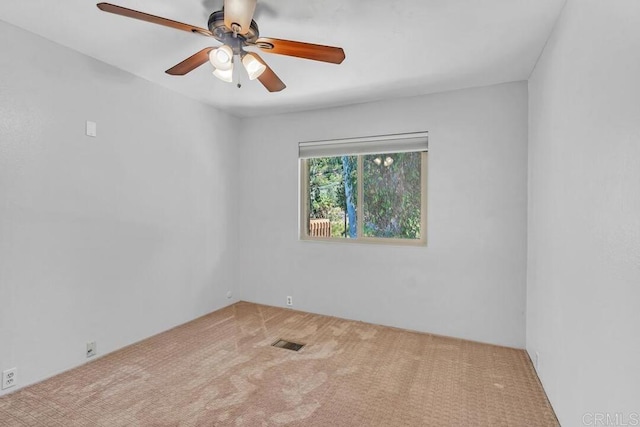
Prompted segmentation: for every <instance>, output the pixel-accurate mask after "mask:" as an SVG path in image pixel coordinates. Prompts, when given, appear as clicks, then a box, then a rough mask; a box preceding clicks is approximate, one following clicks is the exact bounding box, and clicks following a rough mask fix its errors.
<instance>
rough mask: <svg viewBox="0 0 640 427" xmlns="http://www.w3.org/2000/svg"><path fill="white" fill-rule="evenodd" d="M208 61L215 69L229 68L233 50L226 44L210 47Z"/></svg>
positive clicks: (223, 69) (231, 62)
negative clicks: (214, 47) (215, 47)
mask: <svg viewBox="0 0 640 427" xmlns="http://www.w3.org/2000/svg"><path fill="white" fill-rule="evenodd" d="M209 62H211V64H212V65H213V66H214V67H216V69H217V70H222V71H226V70H230V69H231V67H232V66H233V50H231V48H230V47H229V46H227V45H223V46H220V47H219V48H217V49H212V50H211V52H209Z"/></svg>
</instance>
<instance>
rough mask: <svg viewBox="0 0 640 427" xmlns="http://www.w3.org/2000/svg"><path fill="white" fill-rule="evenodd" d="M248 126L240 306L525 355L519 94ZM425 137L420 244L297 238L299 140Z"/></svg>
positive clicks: (464, 93)
mask: <svg viewBox="0 0 640 427" xmlns="http://www.w3.org/2000/svg"><path fill="white" fill-rule="evenodd" d="M242 126H243V128H244V133H243V135H244V137H243V144H242V146H241V149H240V157H241V165H240V168H241V169H240V170H241V173H240V174H239V176H241V177H242V181H241V190H240V197H241V202H240V209H239V220H240V239H239V244H240V251H239V257H238V265H239V276H238V280H239V282H238V288H239V289H238V290H239V292H240V298H242V299H244V300H249V301H254V302H259V303H265V304H270V305H276V306H282V305H284V302H285V296H286V295H292V296H293V298H294V303H295V308H298V309H301V310H305V311H311V312H317V313H323V314H329V315H335V316H340V317H345V318H350V319H358V320H364V321H368V322H373V323H377V324H383V325H392V326H398V327H403V328H408V329H413V330H419V331H428V332H433V333H437V334H444V335H451V336H456V337H462V338H468V339H472V340H478V341H484V342H489V343H496V344H504V345H508V346H515V347H521V348H522V347H524V341H525V320H524V311H525V280H526V271H525V270H526V269H525V262H526V205H527V201H526V198H527V194H526V191H527V185H526V179H527V173H526V167H527V87H526V83H524V82H520V83H511V84H504V85H499V86H492V87H486V88H480V89H469V90H461V91H456V92H449V93H442V94H436V95H429V96H421V97H414V98H404V99H397V100H392V101H385V102H376V103H369V104H362V105H354V106H349V107H342V108H333V109H327V110H318V111H311V112H303V113H298V114H285V115H277V116H271V117H262V118H251V119H246V120H244V121H243V122H242ZM424 130H426V131H429V135H430V153H429V184H428V205H429V207H428V231H427V233H428V236H427V239H428V246H427V247H397V246H393V247H392V246H380V245H359V244H338V243H318V242H307V241H300V240H299V239H298V226H297V224H298V160H297V147H298V146H297V144H298V142H299V141H306V140H317V139H326V138H327V139H328V138H344V137H357V136H367V135H375V134H389V133H400V132H411V131H424Z"/></svg>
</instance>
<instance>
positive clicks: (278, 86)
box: [252, 52, 287, 92]
mask: <svg viewBox="0 0 640 427" xmlns="http://www.w3.org/2000/svg"><path fill="white" fill-rule="evenodd" d="M252 55H253V56H254V57H255V58H256V59H257V60H258V61H260V62H261V63H262V64H264V66H265V67H267V69H266V70H264V71H263V72H262V74H260V77H258V80H260V83H262V85H263V86H264V87H266V88H267V90H268V91H269V92H280V91H281V90H282V89H284V88H286V87H287V85H285V84H284V83H283V82H282V80H280V77H278V76H277V75H276V73H274V72H273V70H272V69H271V67H269V66H268V65H267V63H266V62H264V60H263V59H262V58H260V55H258V54H257V53H255V52H252Z"/></svg>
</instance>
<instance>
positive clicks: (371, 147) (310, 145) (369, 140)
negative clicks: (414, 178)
mask: <svg viewBox="0 0 640 427" xmlns="http://www.w3.org/2000/svg"><path fill="white" fill-rule="evenodd" d="M428 150H429V140H428V133H427V132H413V133H405V134H395V135H378V136H371V137H364V138H348V139H336V140H327V141H308V142H300V143H299V144H298V158H299V176H300V199H299V210H300V217H299V232H300V240H304V241H312V242H331V243H334V242H344V243H367V244H387V245H403V246H405V245H406V246H425V245H426V244H427V181H428V179H427V171H428V167H427V164H428ZM402 152H420V153H421V159H420V168H421V169H420V181H421V183H420V238H419V239H402V238H394V237H367V236H363V234H362V232H363V225H364V218H363V215H362V209H363V206H364V200H363V199H364V191H363V186H364V183H363V177H362V171H363V165H362V156H364V155H368V154H380V153H402ZM342 155H352V156H357V158H358V183H357V185H358V191H357V193H358V198H357V200H356V206H357V207H358V214H357V224H356V231H357V235H356V238H354V239H349V238H344V237H311V236H309V168H308V166H307V159H310V158H314V157H336V156H342Z"/></svg>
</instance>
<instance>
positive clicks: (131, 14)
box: [96, 3, 213, 37]
mask: <svg viewBox="0 0 640 427" xmlns="http://www.w3.org/2000/svg"><path fill="white" fill-rule="evenodd" d="M96 6H98V9H100V10H102V11H104V12H109V13H114V14H116V15H122V16H126V17H127V18H134V19H139V20H141V21H146V22H152V23H154V24H158V25H164V26H165V27H171V28H175V29H178V30H182V31H188V32H190V33H198V34H202V35H204V36H209V37H213V33H211V31H209V30H207V29H204V28H200V27H194V26H193V25H189V24H183V23H182V22H178V21H173V20H171V19H167V18H162V17H160V16H155V15H149V14H148V13H144V12H138V11H137V10H133V9H127V8H126V7H122V6H117V5H115V4H111V3H98V4H97V5H96Z"/></svg>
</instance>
